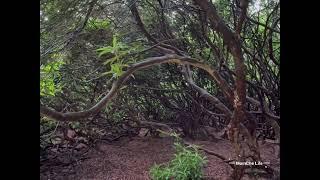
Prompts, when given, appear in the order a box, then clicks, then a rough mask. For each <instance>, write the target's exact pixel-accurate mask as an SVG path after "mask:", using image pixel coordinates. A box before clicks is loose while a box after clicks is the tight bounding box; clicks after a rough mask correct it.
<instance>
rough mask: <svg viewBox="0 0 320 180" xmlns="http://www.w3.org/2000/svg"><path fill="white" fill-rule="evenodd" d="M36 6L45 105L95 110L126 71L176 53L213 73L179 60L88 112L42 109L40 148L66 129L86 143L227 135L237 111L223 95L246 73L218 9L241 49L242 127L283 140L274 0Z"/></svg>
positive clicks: (51, 0)
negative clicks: (161, 135) (144, 132)
mask: <svg viewBox="0 0 320 180" xmlns="http://www.w3.org/2000/svg"><path fill="white" fill-rule="evenodd" d="M40 3H41V9H40V17H41V19H40V57H41V58H40V64H41V66H40V71H41V74H40V77H41V82H40V88H41V91H40V96H41V99H40V103H41V105H42V106H46V107H50V109H51V108H52V109H54V110H55V111H56V112H62V113H65V112H79V111H84V110H87V109H90V108H91V107H93V106H94V105H96V104H97V103H98V102H99V101H100V100H101V99H102V98H103V97H105V96H106V95H107V93H108V92H109V91H110V89H111V88H112V83H114V82H116V81H117V80H118V79H119V77H121V75H123V74H124V73H125V72H126V71H127V70H128V69H130V68H131V67H133V66H134V65H135V64H138V63H139V62H143V61H145V60H149V59H148V58H152V57H160V56H164V55H166V54H172V53H173V54H177V55H179V56H181V57H188V58H193V59H196V60H197V61H199V62H200V63H203V64H206V65H209V67H210V68H211V69H212V70H214V73H215V74H214V76H212V75H210V74H208V71H206V70H204V69H201V68H197V67H195V66H189V65H184V64H181V63H180V64H179V63H178V64H176V63H164V64H161V65H160V64H155V65H153V66H150V67H148V68H145V69H139V70H137V71H135V72H134V73H133V74H131V75H130V76H129V77H128V78H127V79H126V80H127V81H126V82H125V83H124V84H123V86H121V87H119V89H118V91H117V95H116V96H114V98H113V99H112V100H110V102H109V103H108V104H106V106H103V108H102V109H101V111H98V112H97V113H94V114H92V116H88V117H85V118H82V119H81V118H80V119H77V120H72V121H71V120H70V121H69V120H68V119H64V120H63V121H61V120H57V119H55V118H52V116H46V115H45V113H42V115H41V117H40V122H41V126H40V149H41V152H45V150H46V149H48V148H52V147H56V146H62V144H60V143H61V141H63V139H65V138H70V137H71V136H70V130H72V131H74V132H76V133H78V134H81V135H82V136H83V137H85V138H83V139H80V140H77V141H79V142H80V141H81V142H82V143H85V144H90V143H94V142H95V141H96V140H97V139H103V138H104V139H109V140H110V139H113V138H117V137H119V136H134V135H137V134H139V132H140V130H141V128H148V129H150V132H151V134H152V135H157V134H158V132H157V131H155V129H156V128H158V127H159V126H160V127H162V126H161V125H166V126H169V127H170V128H172V129H175V130H176V131H178V132H180V134H181V136H186V137H189V138H194V139H208V138H210V137H212V136H214V137H215V138H219V137H223V138H227V133H228V132H227V130H228V125H229V124H231V123H230V119H232V118H234V117H235V116H237V113H235V114H233V115H232V116H230V115H229V114H228V110H229V111H230V112H234V111H235V110H236V108H235V107H236V106H235V105H234V104H233V101H230V100H229V98H230V97H228V96H226V92H228V91H226V89H228V88H230V90H231V92H236V91H237V92H240V91H238V90H239V89H237V88H238V87H240V86H238V85H239V84H237V75H239V76H238V77H240V75H241V73H240V74H238V73H239V72H241V71H238V70H237V64H236V63H237V60H236V59H235V58H236V57H235V56H234V54H233V53H232V52H233V45H232V43H231V44H230V42H228V41H226V38H224V33H223V31H221V28H220V25H221V24H219V23H220V21H217V19H215V18H214V16H213V15H212V12H216V13H217V14H218V15H219V17H220V18H221V19H222V20H223V22H222V23H223V24H225V25H226V27H227V29H229V30H230V31H231V32H232V33H233V34H234V35H235V37H236V38H237V39H238V40H236V41H235V42H238V43H237V44H238V45H239V48H240V49H241V54H242V59H243V64H244V65H245V70H244V76H245V81H244V82H245V94H244V95H245V97H246V100H245V101H244V102H242V101H241V102H242V103H243V106H244V109H245V112H246V116H245V118H244V119H243V120H241V122H240V124H243V125H244V126H245V127H246V128H247V129H248V130H249V132H250V134H251V135H253V137H254V138H260V137H263V138H264V139H272V140H276V141H279V140H280V134H279V133H280V94H279V91H280V5H279V2H278V1H276V0H252V1H250V2H247V1H242V0H213V1H207V0H203V1H201V0H197V1H191V0H190V1H189V0H186V1H179V0H89V1H81V0H41V1H40ZM201 3H202V4H201ZM203 3H209V4H210V6H206V7H209V8H204V6H203ZM246 4H247V6H246ZM211 6H212V7H214V9H213V10H214V11H212V9H210V8H211ZM218 20H219V19H218ZM213 22H215V23H216V24H214V23H213ZM219 28H220V29H219ZM191 65H192V64H191ZM214 77H220V78H221V79H222V80H221V81H222V82H225V83H226V87H228V88H226V89H224V88H222V87H223V86H221V83H219V80H218V81H217V79H216V78H214ZM239 82H240V80H239ZM240 100H241V95H240ZM140 121H141V122H140ZM231 121H232V120H231ZM145 122H150V123H149V124H148V123H145ZM235 122H236V121H235ZM156 123H159V124H158V125H159V126H158V125H157V124H156ZM212 129H214V130H212ZM217 134H218V135H217ZM242 134H244V133H242ZM229 138H230V137H229ZM235 143H236V141H235ZM251 145H252V144H251ZM249 146H250V145H249ZM66 147H68V146H66ZM235 147H236V146H235Z"/></svg>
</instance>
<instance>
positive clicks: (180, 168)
mask: <svg viewBox="0 0 320 180" xmlns="http://www.w3.org/2000/svg"><path fill="white" fill-rule="evenodd" d="M174 137H176V140H177V141H176V142H175V143H174V145H175V149H176V154H175V158H174V159H173V160H171V161H170V162H169V163H168V164H167V165H166V164H163V165H157V164H155V165H154V166H153V167H151V169H150V175H151V178H152V179H153V180H169V179H172V178H174V179H175V180H189V179H192V180H194V179H195V180H196V179H201V178H202V168H203V165H204V164H205V163H206V158H205V157H203V156H202V155H201V154H200V153H199V152H198V149H197V147H196V146H188V147H186V146H184V145H182V143H181V142H180V141H179V140H180V139H179V138H178V137H177V136H176V135H174Z"/></svg>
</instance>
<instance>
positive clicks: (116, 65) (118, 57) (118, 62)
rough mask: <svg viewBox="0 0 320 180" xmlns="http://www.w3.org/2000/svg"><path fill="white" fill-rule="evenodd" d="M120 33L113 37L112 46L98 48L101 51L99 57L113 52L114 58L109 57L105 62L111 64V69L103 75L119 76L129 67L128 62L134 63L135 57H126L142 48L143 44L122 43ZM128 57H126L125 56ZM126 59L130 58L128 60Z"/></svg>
mask: <svg viewBox="0 0 320 180" xmlns="http://www.w3.org/2000/svg"><path fill="white" fill-rule="evenodd" d="M118 36H119V35H117V34H116V35H114V36H113V39H112V46H105V47H102V48H99V49H97V52H98V53H99V55H98V56H99V57H101V56H102V55H105V54H112V58H109V59H107V60H106V61H105V62H104V63H103V64H104V65H108V66H109V65H110V67H111V69H110V71H108V72H105V73H103V74H102V75H108V74H112V75H113V77H116V78H117V77H119V76H121V74H122V73H123V68H124V67H128V64H130V63H134V62H135V59H134V57H126V56H128V55H129V54H132V53H135V52H138V51H139V50H141V48H142V47H141V45H140V44H139V43H138V44H132V46H128V45H126V44H125V43H122V42H120V41H119V40H118ZM125 57H126V58H125ZM124 59H129V60H127V61H126V62H125V61H124Z"/></svg>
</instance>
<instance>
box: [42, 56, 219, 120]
mask: <svg viewBox="0 0 320 180" xmlns="http://www.w3.org/2000/svg"><path fill="white" fill-rule="evenodd" d="M163 63H176V64H181V65H185V64H189V65H192V66H195V67H198V68H200V69H203V70H205V71H206V72H208V73H209V74H210V75H211V76H212V77H213V78H214V79H215V80H216V81H217V82H218V85H222V84H223V83H221V82H220V80H221V79H219V77H217V76H216V74H217V72H216V71H215V70H214V69H213V68H211V67H210V66H209V65H207V64H204V63H202V62H200V61H197V60H196V59H193V58H188V57H184V56H179V55H175V54H167V55H164V56H160V57H151V58H147V59H145V60H143V61H142V62H139V63H136V64H133V65H131V66H130V67H129V68H128V69H127V71H125V72H124V73H123V74H122V75H121V76H120V77H119V78H118V80H116V81H115V82H114V83H113V84H112V87H111V89H110V91H109V92H108V94H107V95H106V96H105V97H103V98H102V99H101V100H100V101H99V102H98V103H97V104H96V105H94V106H93V107H91V108H90V109H88V110H84V111H80V112H67V113H61V112H57V111H55V110H53V109H51V108H48V107H46V106H43V105H41V106H40V113H41V114H42V115H45V116H47V117H50V118H53V119H55V120H58V121H77V120H80V119H84V118H87V117H89V116H93V115H94V114H96V113H98V112H99V111H101V109H102V108H103V107H105V105H106V104H107V103H109V102H110V101H111V99H112V98H113V97H115V96H116V94H117V92H118V91H119V89H120V88H121V86H122V85H123V83H125V82H126V81H127V79H128V78H129V77H130V76H131V75H132V74H133V73H134V72H136V71H138V70H142V69H146V68H148V67H150V66H154V65H158V64H163ZM224 89H225V88H224Z"/></svg>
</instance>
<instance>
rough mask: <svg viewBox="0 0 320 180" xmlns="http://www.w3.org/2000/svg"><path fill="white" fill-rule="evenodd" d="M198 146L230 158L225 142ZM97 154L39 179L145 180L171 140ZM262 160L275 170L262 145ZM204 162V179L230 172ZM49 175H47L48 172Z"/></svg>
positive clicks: (102, 148)
mask: <svg viewBox="0 0 320 180" xmlns="http://www.w3.org/2000/svg"><path fill="white" fill-rule="evenodd" d="M189 142H191V143H194V144H197V145H202V146H203V147H205V148H206V149H210V150H211V151H214V152H216V153H218V154H220V155H223V156H224V157H227V158H232V146H231V144H230V143H229V142H228V141H224V140H222V141H218V142H210V141H193V142H192V141H189ZM98 148H99V151H97V150H94V149H92V150H90V152H89V154H88V157H89V158H87V159H85V160H83V161H81V162H79V163H78V164H76V165H73V166H72V167H65V168H64V169H61V168H60V169H59V170H54V169H51V171H48V172H46V173H41V175H40V177H41V179H43V180H44V179H74V180H109V179H110V180H113V179H117V180H122V179H123V180H127V179H128V180H131V179H132V180H148V179H150V178H149V169H150V167H151V166H152V165H153V164H154V163H158V164H159V163H165V162H168V161H170V160H171V159H172V158H173V154H174V148H173V139H172V138H170V137H165V138H152V137H134V138H130V139H129V138H124V139H121V140H120V141H118V142H115V143H112V144H109V143H100V144H98ZM261 153H262V158H263V160H265V161H269V162H270V163H271V166H272V167H276V168H277V169H278V168H279V159H278V158H277V157H276V153H275V152H274V151H273V149H272V148H268V147H267V146H265V147H264V148H262V150H261ZM204 155H205V156H206V157H207V160H208V163H207V164H206V166H205V168H204V174H205V177H206V179H212V180H213V179H225V177H227V176H229V175H230V173H231V172H232V169H231V168H230V167H229V165H228V164H226V163H225V162H222V160H220V159H219V158H217V157H215V156H213V155H209V154H204ZM49 172H50V173H49Z"/></svg>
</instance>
